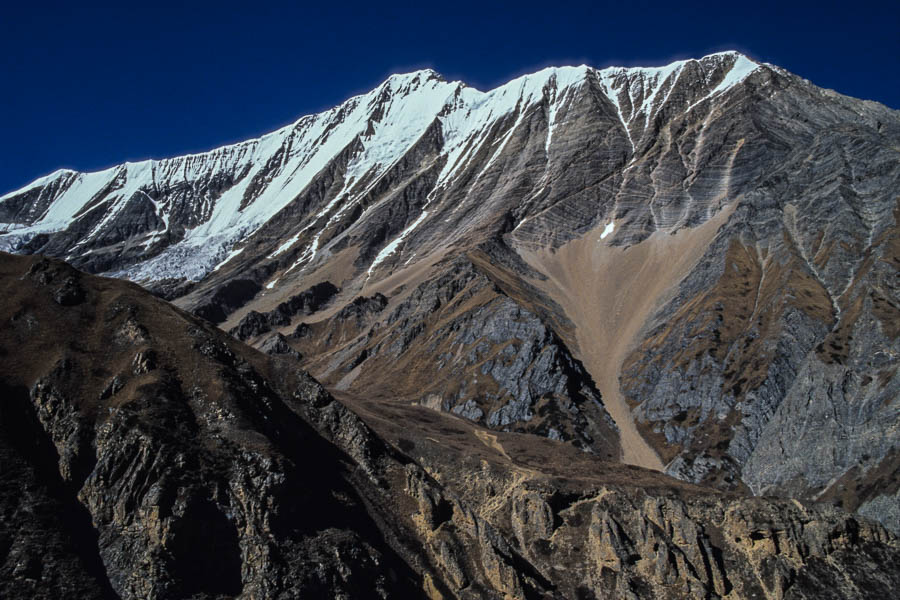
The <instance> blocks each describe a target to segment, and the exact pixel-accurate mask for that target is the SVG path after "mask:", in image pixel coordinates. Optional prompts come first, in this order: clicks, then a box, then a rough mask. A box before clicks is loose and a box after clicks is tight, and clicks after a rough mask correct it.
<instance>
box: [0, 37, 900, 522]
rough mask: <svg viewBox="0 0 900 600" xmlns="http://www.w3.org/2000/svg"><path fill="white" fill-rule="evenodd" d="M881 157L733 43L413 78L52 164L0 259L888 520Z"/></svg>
mask: <svg viewBox="0 0 900 600" xmlns="http://www.w3.org/2000/svg"><path fill="white" fill-rule="evenodd" d="M898 147H900V115H898V113H897V112H896V111H893V110H891V109H889V108H887V107H884V106H881V105H879V104H876V103H872V102H867V101H862V100H857V99H853V98H848V97H845V96H841V95H839V94H837V93H834V92H832V91H828V90H823V89H821V88H818V87H816V86H814V85H813V84H812V83H810V82H808V81H805V80H803V79H801V78H799V77H796V76H794V75H792V74H790V73H788V72H786V71H784V70H783V69H780V68H778V67H775V66H772V65H767V64H759V63H757V62H755V61H753V60H751V59H749V58H747V57H745V56H742V55H740V54H738V53H733V52H726V53H720V54H714V55H710V56H707V57H703V58H701V59H698V60H685V61H679V62H676V63H673V64H671V65H668V66H665V67H660V68H627V69H626V68H607V69H602V70H598V69H593V68H590V67H563V68H549V69H545V70H543V71H540V72H538V73H535V74H532V75H527V76H524V77H521V78H518V79H516V80H514V81H511V82H509V83H508V84H506V85H503V86H501V87H499V88H497V89H495V90H491V91H488V92H481V91H478V90H474V89H472V88H469V87H467V86H465V85H464V84H462V83H460V82H447V81H445V80H443V79H442V78H441V77H440V76H439V75H438V74H436V73H434V72H433V71H419V72H416V73H411V74H407V75H398V76H394V77H391V78H390V79H388V80H387V81H386V82H384V83H383V84H382V85H381V86H379V87H378V88H377V89H375V90H373V91H372V92H370V93H368V94H364V95H362V96H358V97H355V98H351V99H350V100H348V101H347V102H345V103H343V104H342V105H340V106H338V107H335V108H334V109H332V110H329V111H326V112H324V113H321V114H318V115H312V116H308V117H304V118H302V119H300V120H299V121H297V123H295V124H293V125H291V126H289V127H286V128H284V129H282V130H279V131H277V132H274V133H272V134H269V135H267V136H263V137H262V138H260V139H257V140H251V141H248V142H245V143H241V144H237V145H234V146H228V147H224V148H220V149H217V150H213V151H211V152H208V153H204V154H199V155H193V156H188V157H181V158H174V159H168V160H163V161H147V162H143V163H137V164H126V165H123V166H121V167H116V168H113V169H110V170H107V171H104V172H101V173H92V174H87V173H73V172H68V171H65V172H57V173H54V174H51V175H49V176H47V177H45V178H42V179H40V180H38V181H36V182H34V183H32V184H31V185H29V186H27V187H26V188H24V189H22V190H19V191H16V192H12V193H10V194H7V195H6V196H3V197H2V198H0V222H2V223H4V225H3V229H4V233H3V234H0V247H2V248H5V249H8V250H11V251H14V252H17V253H23V254H30V253H41V254H47V255H51V256H57V257H61V258H65V259H67V260H69V261H71V262H72V263H73V264H74V265H76V266H78V267H80V268H83V269H85V270H88V271H92V272H100V273H106V274H109V275H115V276H118V277H125V278H129V279H132V280H134V281H138V282H140V283H142V284H143V285H144V286H146V287H147V288H149V289H151V290H152V291H153V292H154V293H156V294H157V295H159V296H162V297H164V298H166V299H168V300H172V301H173V302H174V303H175V304H176V305H178V306H179V307H181V308H184V309H186V310H189V311H191V312H194V313H195V314H197V315H200V316H202V317H203V318H205V319H207V320H210V321H212V322H214V323H217V324H219V325H220V326H221V327H222V328H223V329H225V330H227V331H233V332H234V333H235V335H237V336H238V337H240V338H242V339H246V340H248V341H251V342H252V343H254V344H255V345H257V346H258V347H261V348H265V350H266V351H267V352H277V353H281V354H290V353H291V352H299V353H300V355H302V357H303V358H302V365H303V366H304V367H305V368H307V369H309V370H310V372H311V373H312V374H313V375H314V376H315V377H317V378H318V379H320V380H321V381H323V383H324V384H325V385H326V386H328V387H329V388H330V389H332V390H333V391H335V392H340V393H342V394H343V395H345V396H346V397H347V398H349V399H350V400H351V401H352V399H353V398H359V397H365V398H368V399H371V401H372V403H373V405H375V406H376V407H377V406H381V407H382V408H383V410H384V411H389V410H390V409H391V407H392V406H393V403H396V402H399V403H405V404H410V403H416V404H417V405H420V406H423V407H428V408H431V409H437V410H438V411H440V412H443V413H450V414H454V415H457V416H460V417H463V418H465V419H468V420H469V421H471V422H473V423H477V424H479V425H481V426H483V427H486V428H488V429H490V430H492V431H493V432H494V434H497V435H499V434H501V433H507V432H519V433H530V434H537V435H538V436H541V437H543V438H550V439H553V440H562V441H565V442H567V443H569V444H571V445H574V446H576V447H578V448H580V449H582V450H586V451H588V452H592V453H594V454H596V455H598V456H601V457H607V458H618V457H621V459H622V460H623V461H625V462H628V463H631V464H636V465H640V466H645V467H650V468H654V469H657V470H664V471H665V472H666V473H668V474H670V475H673V476H675V477H678V478H680V479H682V480H684V481H689V482H692V483H700V484H704V485H709V486H713V487H716V488H719V489H722V490H725V491H729V492H735V493H753V494H767V495H782V496H788V497H792V498H796V499H799V500H803V501H819V502H822V503H829V504H833V505H839V506H843V507H844V508H847V509H849V510H852V511H856V512H858V513H859V514H860V515H866V516H869V517H873V518H876V519H878V520H880V521H881V522H882V523H883V524H884V525H886V526H887V527H889V528H891V529H893V530H894V531H895V532H900V520H898V519H900V509H898V506H900V496H898V493H900V471H898V465H900V454H898V450H897V449H898V447H900V438H898V436H900V429H898V417H900V412H898V411H900V405H898V398H900V394H898V392H900V388H898V386H900V380H898V374H897V373H898V371H897V366H898V365H897V360H898V358H897V357H898V356H900V347H898V343H900V342H898V334H900V329H898V327H897V323H898V322H900V296H898V288H897V268H898V266H900V249H898V248H900V245H898V244H900V242H898V236H900V229H898V227H900V212H898V210H900V204H898V202H900V197H898V195H897V190H898V189H900V160H898V158H900V156H898V151H897V148H898ZM326 282H328V283H329V285H331V286H333V289H330V288H329V293H328V294H327V295H328V300H327V302H325V301H323V302H316V303H315V306H313V305H312V304H302V303H301V304H302V306H300V305H298V306H294V304H293V303H294V302H295V298H296V297H297V295H298V293H302V292H303V291H304V290H310V289H311V288H313V286H321V285H324V284H325V283H326ZM56 293H57V295H58V302H59V303H60V304H62V305H65V304H66V303H77V302H79V293H78V290H77V289H74V288H69V287H66V285H65V284H64V282H59V284H58V285H57V288H56ZM275 334H278V335H279V336H281V337H277V336H276V335H275ZM420 416H421V415H420ZM381 418H382V419H383V417H381ZM372 422H373V423H374V424H375V426H376V428H378V427H379V423H380V422H381V421H380V420H379V417H378V416H377V415H374V414H373V416H372ZM492 435H493V434H492Z"/></svg>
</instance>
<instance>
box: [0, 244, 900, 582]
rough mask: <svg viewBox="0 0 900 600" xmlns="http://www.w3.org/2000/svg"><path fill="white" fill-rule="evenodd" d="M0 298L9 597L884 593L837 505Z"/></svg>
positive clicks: (201, 328)
mask: <svg viewBox="0 0 900 600" xmlns="http://www.w3.org/2000/svg"><path fill="white" fill-rule="evenodd" d="M0 289H2V292H3V298H4V302H3V304H2V307H0V318H2V320H3V323H4V324H5V326H4V327H3V328H2V329H0V356H2V358H3V360H2V361H0V388H2V391H3V394H2V402H0V460H2V464H3V469H2V471H0V515H2V518H0V594H2V595H3V597H4V598H60V597H78V598H198V599H199V598H229V597H237V596H240V597H245V598H272V597H298V596H302V597H333V598H361V597H365V598H369V597H372V598H410V597H431V598H454V597H455V598H498V597H517V598H591V597H595V596H596V597H604V596H606V595H614V596H616V597H660V598H663V597H666V598H667V597H672V598H675V597H688V596H692V597H699V596H702V597H711V598H714V597H740V598H750V597H759V596H763V595H765V596H778V597H785V598H831V597H834V598H838V597H840V598H863V597H887V596H889V595H890V594H891V592H892V590H894V589H896V587H897V585H898V584H900V572H898V571H897V569H896V564H897V562H898V560H900V540H898V538H897V537H896V536H895V535H892V534H890V533H889V532H887V531H886V530H885V529H883V528H882V527H880V526H878V525H877V524H874V523H871V522H868V521H866V520H865V519H856V518H854V517H853V516H851V515H850V514H848V513H846V512H845V511H842V510H839V509H836V508H833V507H828V506H816V507H804V506H803V505H802V504H800V503H795V502H792V501H790V500H779V499H759V498H747V497H743V496H740V495H734V494H725V493H721V492H715V491H711V490H709V489H705V488H701V487H698V486H693V485H689V484H685V483H680V482H677V481H675V480H672V479H671V478H669V477H666V476H665V475H662V474H660V473H654V472H652V471H647V470H643V469H635V468H633V467H628V466H626V465H621V464H617V463H613V462H609V461H604V460H601V459H599V458H597V457H593V456H591V455H590V454H588V453H585V452H582V451H579V450H576V449H575V448H573V447H572V446H570V445H565V444H560V443H558V442H554V441H551V440H546V439H543V438H538V437H535V436H521V435H515V434H507V433H502V432H501V433H491V431H490V430H488V429H484V428H482V427H479V426H478V425H476V424H474V423H472V422H470V421H465V420H462V419H459V418H457V417H454V416H452V415H448V414H442V413H437V412H434V411H432V410H431V409H429V408H426V407H422V406H418V407H414V406H406V407H404V408H403V409H402V411H403V412H402V413H401V414H400V415H398V416H402V417H403V418H402V419H401V418H398V419H395V420H394V422H393V424H392V427H393V429H391V434H390V435H391V436H392V437H391V438H390V443H389V442H387V441H386V440H385V439H383V438H382V437H380V436H379V435H377V434H376V433H375V432H374V431H372V429H370V428H369V427H368V426H366V424H365V423H364V422H363V421H362V420H360V419H359V417H357V416H356V415H355V414H353V413H352V412H351V411H350V410H348V409H347V408H346V407H345V406H344V405H342V404H341V403H339V402H337V401H335V399H334V398H333V397H332V396H331V395H330V394H329V393H328V392H326V391H325V390H324V389H323V388H322V387H321V386H320V385H318V384H317V383H316V382H315V381H314V380H312V379H311V378H310V377H309V376H308V375H307V374H305V373H303V372H301V371H299V370H298V369H297V368H296V366H295V363H294V359H291V358H272V357H267V356H266V355H264V354H262V353H260V352H258V351H256V350H254V349H252V348H250V347H248V346H246V345H244V344H242V343H240V342H238V341H237V340H235V339H234V338H232V337H230V336H229V335H227V334H226V333H225V332H222V331H221V330H218V329H217V328H215V327H214V326H212V325H211V324H209V323H208V322H206V321H203V320H201V319H198V318H196V317H192V316H190V315H188V314H186V313H184V312H182V311H180V310H178V309H177V308H175V307H173V306H171V305H170V304H168V303H166V302H164V301H162V300H160V299H157V298H154V297H152V296H151V295H149V294H148V293H147V292H146V291H145V290H143V289H141V288H140V287H139V286H136V285H134V284H131V283H128V282H123V281H118V280H112V279H104V278H99V277H95V276H90V275H86V274H84V273H81V272H78V271H76V270H75V269H73V268H72V267H70V266H68V265H66V264H65V263H63V262H60V261H56V260H50V259H47V258H42V257H21V256H18V257H17V256H10V255H8V254H2V253H0ZM398 410H399V409H398ZM411 421H413V422H416V423H417V424H418V426H416V427H410V426H409V423H410V422H411ZM398 434H399V436H400V437H396V435H398ZM432 474H435V475H434V476H432ZM563 565H565V567H563Z"/></svg>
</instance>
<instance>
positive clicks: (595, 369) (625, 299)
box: [520, 205, 734, 471]
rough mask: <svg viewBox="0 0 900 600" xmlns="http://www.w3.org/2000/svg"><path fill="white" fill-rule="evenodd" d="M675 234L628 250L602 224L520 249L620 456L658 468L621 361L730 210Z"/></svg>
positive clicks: (660, 467)
mask: <svg viewBox="0 0 900 600" xmlns="http://www.w3.org/2000/svg"><path fill="white" fill-rule="evenodd" d="M733 208H734V205H732V206H729V207H726V208H724V209H722V210H721V211H720V212H719V213H718V214H716V215H715V216H714V217H713V218H712V219H710V220H709V221H707V222H706V223H704V224H703V225H700V226H699V227H695V228H691V229H682V230H681V231H679V232H678V233H677V234H675V235H670V234H669V233H667V232H656V233H654V234H653V235H652V236H650V237H649V238H648V239H646V240H644V241H643V242H641V243H639V244H636V245H634V246H630V247H628V248H624V249H623V248H618V247H613V246H611V245H609V242H611V241H612V240H613V239H614V235H615V234H613V235H612V236H609V237H608V238H605V239H604V238H601V235H602V234H603V231H604V229H605V228H604V227H603V226H601V227H598V228H597V229H595V230H593V231H591V232H589V233H588V234H586V235H585V236H584V237H582V238H580V239H577V240H573V241H571V242H569V243H568V244H566V245H564V246H562V247H561V248H559V249H558V250H557V251H556V252H550V251H547V250H540V251H536V252H532V251H520V252H521V254H522V257H523V258H524V259H525V260H526V261H527V262H528V263H529V264H531V265H532V266H533V267H534V268H536V269H537V270H538V271H540V272H541V273H544V274H545V275H547V276H548V278H549V280H548V281H545V282H542V283H540V284H539V285H540V286H541V287H542V288H543V289H544V291H545V292H547V293H548V294H549V295H550V297H552V298H553V299H554V300H555V301H556V302H557V303H559V304H560V306H562V308H563V310H564V311H565V313H566V315H567V316H568V317H569V319H571V320H572V322H573V323H574V324H575V337H576V340H575V341H576V342H577V344H578V349H579V351H580V358H581V360H582V362H583V363H584V366H585V368H586V369H587V370H588V372H589V373H590V374H591V376H592V377H593V378H594V381H595V382H596V384H597V388H598V389H599V390H600V393H601V394H602V395H603V403H604V405H605V406H606V409H607V411H608V412H609V414H610V416H611V417H612V418H613V420H615V422H616V425H617V426H618V428H619V433H620V442H621V446H622V461H623V462H625V463H627V464H631V465H637V466H640V467H645V468H648V469H654V470H656V471H662V470H664V468H665V465H663V463H662V461H661V460H660V458H659V455H658V454H657V453H656V451H655V450H653V448H652V447H650V445H649V444H648V443H647V441H646V440H645V439H644V438H643V436H641V435H640V433H639V432H638V430H637V427H636V426H635V423H634V419H633V417H632V414H631V410H630V409H629V407H628V405H627V403H626V402H625V399H624V397H623V395H622V393H621V390H620V387H619V376H620V371H621V367H622V363H623V362H624V361H625V359H626V357H627V356H628V354H629V352H630V351H631V350H632V349H633V348H634V346H635V344H637V343H639V342H640V340H639V338H638V336H639V334H640V332H641V328H642V327H643V326H644V325H645V323H646V322H647V320H648V319H649V318H650V317H652V316H653V313H654V312H655V311H656V310H657V309H658V308H659V307H660V306H661V305H662V304H663V303H665V302H666V301H667V300H668V299H669V298H670V297H671V295H672V294H673V293H674V291H675V287H676V285H677V284H678V282H679V281H681V280H682V279H683V278H684V276H685V275H687V273H689V272H690V270H691V268H693V266H694V265H695V264H696V263H697V261H698V260H699V259H700V258H701V257H702V255H703V252H704V251H705V250H706V248H707V247H708V246H709V244H710V242H711V241H712V240H713V237H714V236H715V234H716V232H717V231H718V230H719V227H720V226H721V225H722V224H724V223H725V222H726V221H727V219H728V217H729V216H730V215H731V213H732V211H733Z"/></svg>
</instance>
